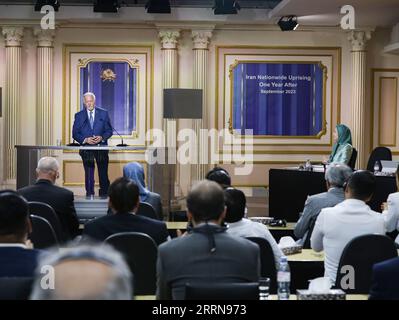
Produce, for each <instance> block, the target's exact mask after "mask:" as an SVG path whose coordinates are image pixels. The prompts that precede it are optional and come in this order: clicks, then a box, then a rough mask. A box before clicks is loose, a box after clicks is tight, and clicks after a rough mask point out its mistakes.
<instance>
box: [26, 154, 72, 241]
mask: <svg viewBox="0 0 399 320" xmlns="http://www.w3.org/2000/svg"><path fill="white" fill-rule="evenodd" d="M59 167H60V166H59V164H58V161H57V160H56V159H55V158H52V157H44V158H41V159H40V160H39V162H38V164H37V168H36V174H37V181H36V183H35V184H34V185H32V186H28V187H24V188H22V189H19V190H18V192H19V194H21V195H22V196H24V197H25V198H26V199H27V200H28V201H38V202H44V203H47V204H48V205H50V206H51V207H52V208H53V209H54V210H55V212H56V214H57V215H58V218H59V220H60V222H61V227H62V232H63V234H62V239H59V240H60V241H61V242H63V241H68V240H71V239H73V238H74V237H75V236H77V234H78V230H79V221H78V217H77V215H76V211H75V205H74V196H73V192H71V191H70V190H67V189H65V188H61V187H58V186H56V185H55V182H56V180H57V178H58V177H59Z"/></svg>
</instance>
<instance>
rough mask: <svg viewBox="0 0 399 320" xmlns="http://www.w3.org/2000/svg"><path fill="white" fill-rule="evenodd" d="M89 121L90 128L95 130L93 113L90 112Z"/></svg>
mask: <svg viewBox="0 0 399 320" xmlns="http://www.w3.org/2000/svg"><path fill="white" fill-rule="evenodd" d="M89 121H90V127H91V129H92V130H93V124H94V118H93V111H90V118H89Z"/></svg>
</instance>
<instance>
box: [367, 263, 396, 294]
mask: <svg viewBox="0 0 399 320" xmlns="http://www.w3.org/2000/svg"><path fill="white" fill-rule="evenodd" d="M370 299H371V300H399V258H394V259H390V260H387V261H383V262H380V263H377V264H375V265H374V267H373V280H372V284H371V289H370Z"/></svg>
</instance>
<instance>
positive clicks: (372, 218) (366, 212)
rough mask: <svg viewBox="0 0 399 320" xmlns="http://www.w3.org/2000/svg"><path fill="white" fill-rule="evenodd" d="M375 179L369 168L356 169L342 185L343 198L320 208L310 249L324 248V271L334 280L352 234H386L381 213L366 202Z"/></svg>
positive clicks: (370, 194)
mask: <svg viewBox="0 0 399 320" xmlns="http://www.w3.org/2000/svg"><path fill="white" fill-rule="evenodd" d="M375 188H376V181H375V177H374V176H373V174H372V173H371V172H369V171H364V170H362V171H356V172H355V173H354V174H353V175H352V177H351V178H350V179H349V181H348V183H347V184H346V186H345V199H346V200H344V201H343V202H341V203H339V204H337V205H336V206H335V207H332V208H325V209H323V210H321V212H320V214H319V216H318V218H317V220H316V224H315V227H314V229H313V233H312V237H311V246H312V249H313V250H315V251H317V252H319V251H322V250H324V254H325V259H324V270H325V271H324V274H325V276H327V277H329V278H330V279H331V282H332V283H333V284H334V283H335V279H336V276H337V269H338V264H339V260H340V259H341V254H342V251H343V249H344V248H345V246H346V245H347V244H348V243H349V242H350V241H351V240H352V239H354V238H356V237H358V236H361V235H365V234H385V225H384V219H383V216H382V215H381V214H380V213H378V212H375V211H373V210H371V209H370V207H369V206H368V205H367V204H366V202H368V201H369V200H370V199H371V197H372V196H373V193H374V190H375Z"/></svg>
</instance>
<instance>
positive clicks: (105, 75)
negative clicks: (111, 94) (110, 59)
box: [101, 69, 116, 82]
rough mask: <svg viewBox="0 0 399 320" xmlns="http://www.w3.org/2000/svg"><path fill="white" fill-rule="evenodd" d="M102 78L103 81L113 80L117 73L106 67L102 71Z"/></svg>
mask: <svg viewBox="0 0 399 320" xmlns="http://www.w3.org/2000/svg"><path fill="white" fill-rule="evenodd" d="M101 79H102V80H103V81H112V82H114V81H115V80H116V73H115V72H114V71H112V70H111V69H105V70H103V71H102V72H101Z"/></svg>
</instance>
